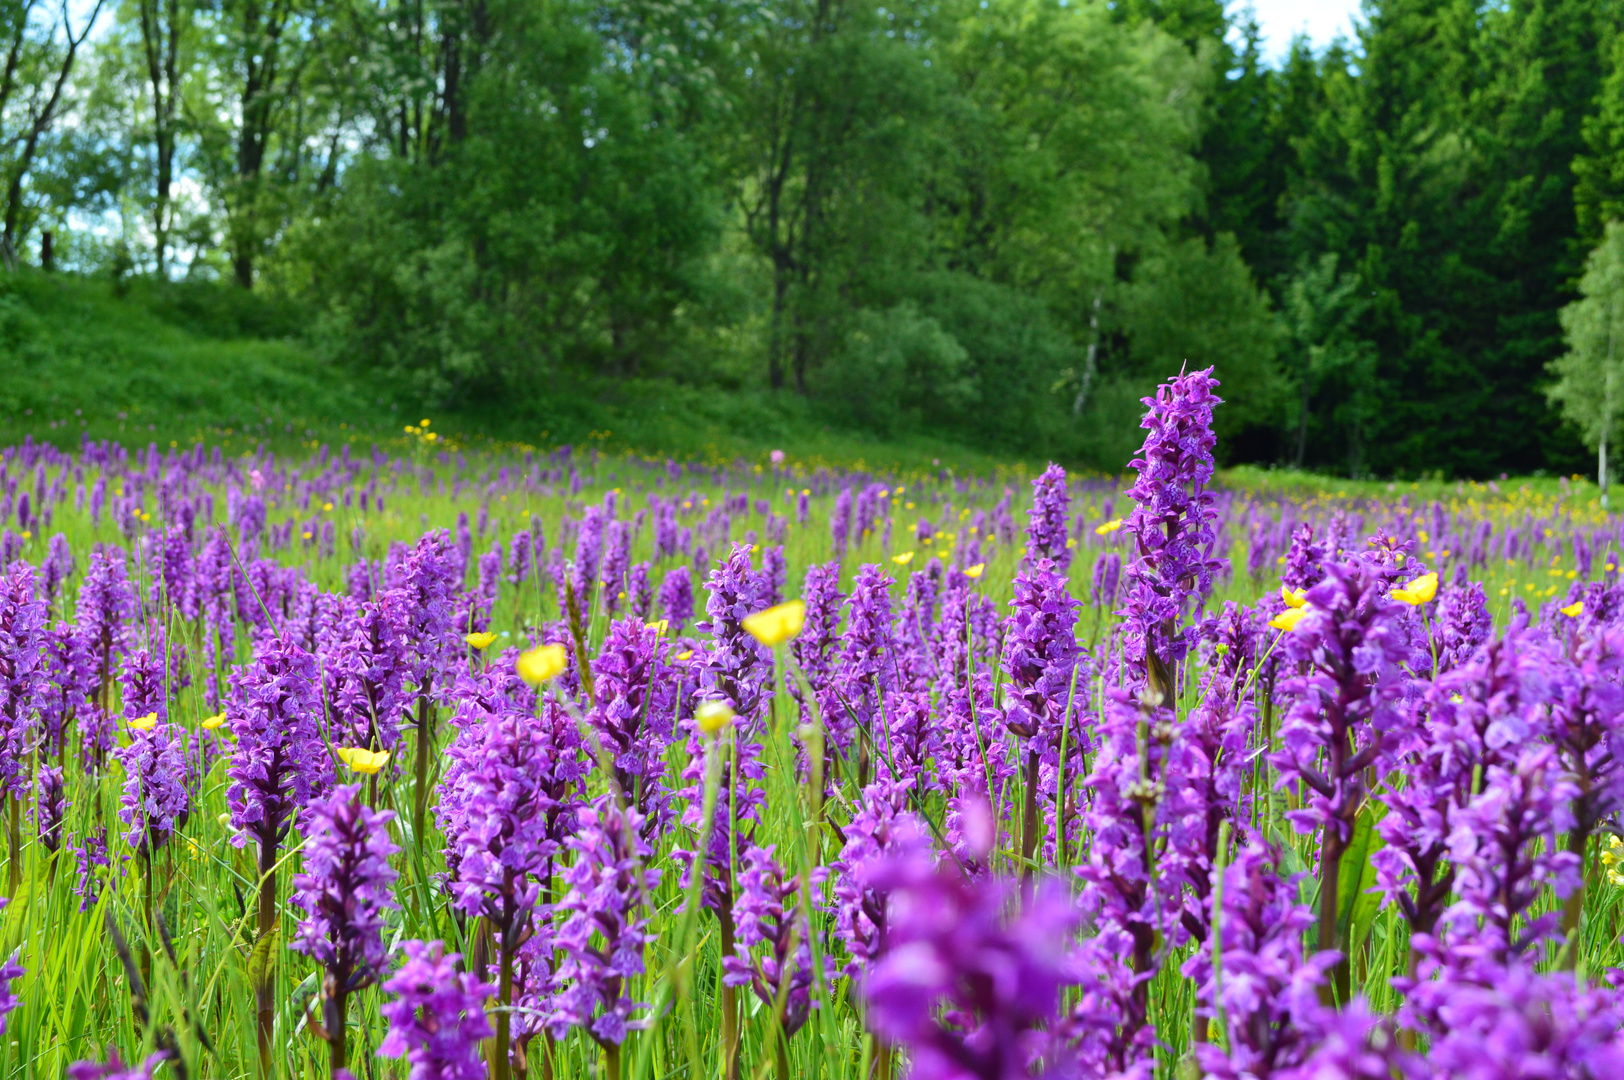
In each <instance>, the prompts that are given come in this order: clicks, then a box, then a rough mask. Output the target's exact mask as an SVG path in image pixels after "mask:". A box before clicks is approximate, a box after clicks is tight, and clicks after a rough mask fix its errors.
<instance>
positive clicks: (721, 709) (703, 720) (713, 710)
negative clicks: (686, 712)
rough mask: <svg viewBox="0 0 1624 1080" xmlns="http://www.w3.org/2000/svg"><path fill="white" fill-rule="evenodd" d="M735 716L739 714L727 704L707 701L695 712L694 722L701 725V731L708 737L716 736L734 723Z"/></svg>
mask: <svg viewBox="0 0 1624 1080" xmlns="http://www.w3.org/2000/svg"><path fill="white" fill-rule="evenodd" d="M735 715H737V714H736V713H734V711H733V708H732V707H731V706H730V705H728V703H727V702H725V701H707V702H705V703H704V704H703V705H701V706H700V707H699V708H698V710H696V711H695V712H694V720H695V721H696V722H697V723H698V724H699V730H700V731H703V732H704V733H705V734H706V735H715V734H716V733H717V732H719V731H721V730H722V729H723V728H725V727H727V725H728V724H730V723H732V722H733V717H734V716H735Z"/></svg>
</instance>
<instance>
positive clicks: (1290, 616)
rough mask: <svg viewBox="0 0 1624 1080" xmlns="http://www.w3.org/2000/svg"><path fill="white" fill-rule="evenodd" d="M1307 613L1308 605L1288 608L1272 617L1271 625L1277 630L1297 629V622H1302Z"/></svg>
mask: <svg viewBox="0 0 1624 1080" xmlns="http://www.w3.org/2000/svg"><path fill="white" fill-rule="evenodd" d="M1307 614H1308V609H1307V608H1306V607H1294V608H1287V609H1286V610H1284V611H1282V612H1281V613H1280V614H1278V615H1276V616H1275V617H1274V618H1272V619H1270V620H1269V625H1270V626H1272V627H1274V628H1275V629H1276V630H1295V629H1297V624H1298V623H1300V622H1302V621H1303V616H1304V615H1307Z"/></svg>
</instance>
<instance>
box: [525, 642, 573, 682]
mask: <svg viewBox="0 0 1624 1080" xmlns="http://www.w3.org/2000/svg"><path fill="white" fill-rule="evenodd" d="M568 666H569V655H568V654H567V653H566V652H565V651H564V646H562V645H542V646H539V647H537V648H534V649H531V650H530V651H529V652H527V653H521V654H520V655H519V663H518V669H519V678H521V679H523V680H524V681H525V682H527V683H529V684H530V685H531V686H540V685H541V684H542V683H544V682H548V681H549V680H551V679H555V678H557V677H558V676H559V675H560V674H562V673H563V671H564V669H565V668H566V667H568Z"/></svg>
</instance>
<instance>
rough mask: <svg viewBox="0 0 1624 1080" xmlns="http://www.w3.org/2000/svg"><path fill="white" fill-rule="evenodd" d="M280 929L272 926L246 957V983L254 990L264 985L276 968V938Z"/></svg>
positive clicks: (279, 933) (279, 934) (280, 932)
mask: <svg viewBox="0 0 1624 1080" xmlns="http://www.w3.org/2000/svg"><path fill="white" fill-rule="evenodd" d="M281 934H282V931H281V930H280V929H279V928H277V927H275V926H273V927H271V928H270V929H269V930H268V931H266V932H265V934H264V935H263V936H262V937H261V938H260V939H259V940H258V941H256V942H254V952H253V955H252V956H250V957H249V958H248V984H249V985H250V986H252V987H254V988H255V989H256V990H257V989H259V988H260V987H261V986H264V985H265V984H266V983H267V982H268V981H269V980H270V978H271V973H272V972H273V971H274V970H275V968H276V940H277V938H279V937H280V936H281Z"/></svg>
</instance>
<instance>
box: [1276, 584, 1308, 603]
mask: <svg viewBox="0 0 1624 1080" xmlns="http://www.w3.org/2000/svg"><path fill="white" fill-rule="evenodd" d="M1280 599H1282V600H1284V601H1285V602H1286V606H1287V607H1294V608H1297V607H1302V606H1303V605H1304V604H1306V603H1308V590H1307V589H1298V590H1296V591H1295V592H1293V591H1292V590H1291V589H1288V588H1286V587H1285V586H1284V585H1282V586H1280Z"/></svg>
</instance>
